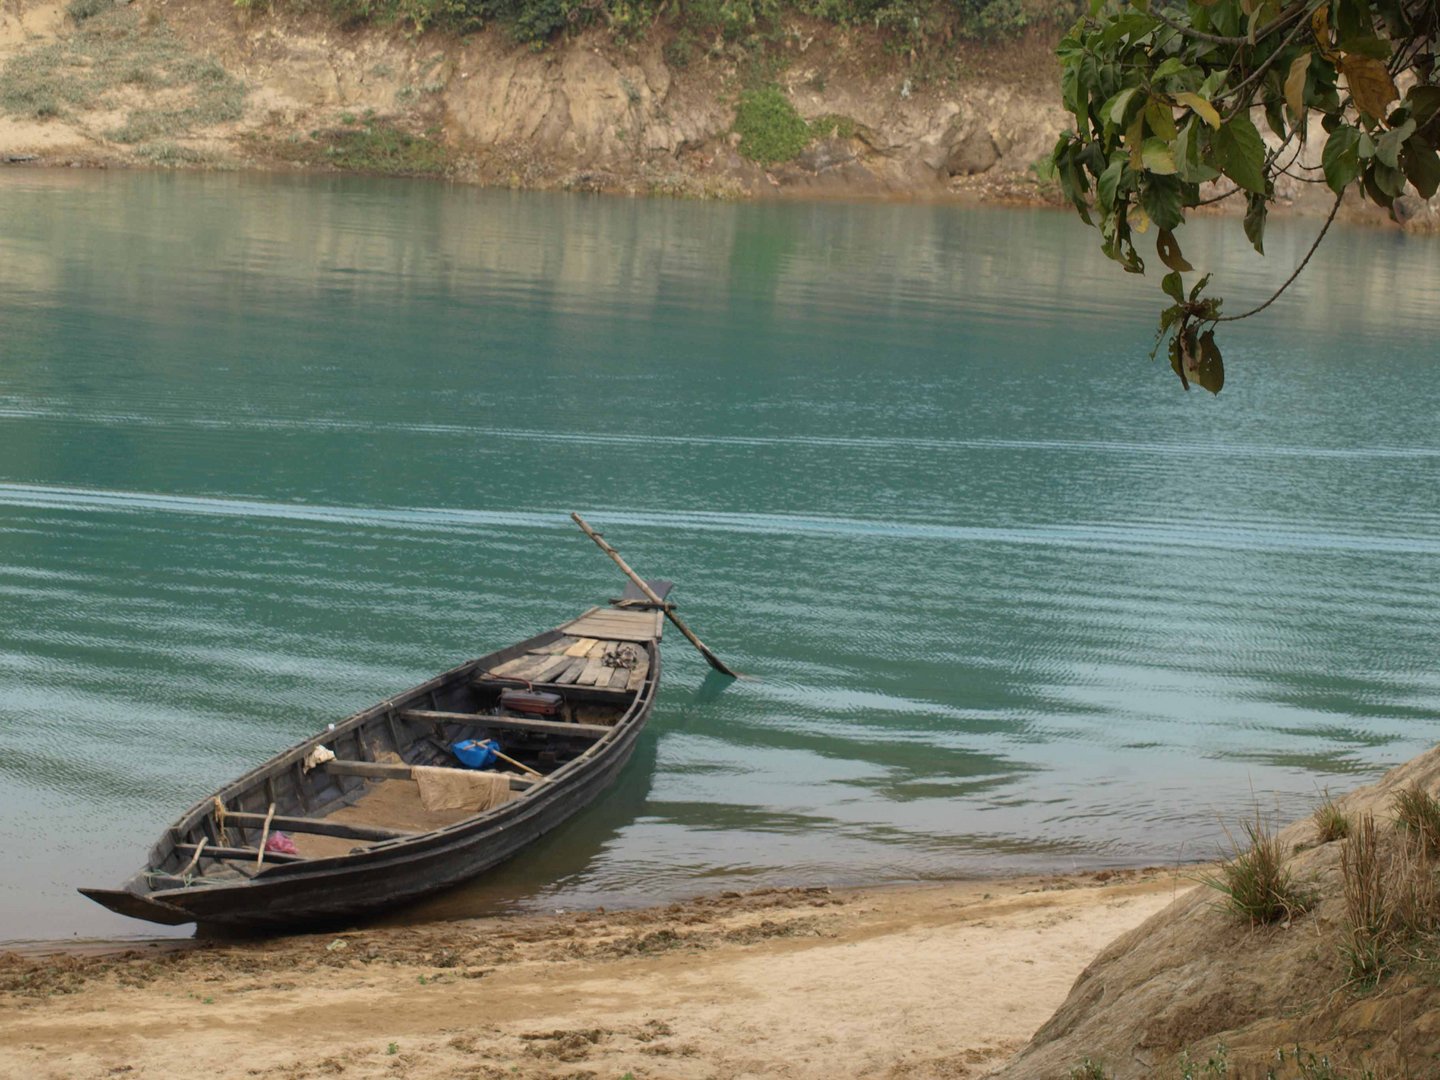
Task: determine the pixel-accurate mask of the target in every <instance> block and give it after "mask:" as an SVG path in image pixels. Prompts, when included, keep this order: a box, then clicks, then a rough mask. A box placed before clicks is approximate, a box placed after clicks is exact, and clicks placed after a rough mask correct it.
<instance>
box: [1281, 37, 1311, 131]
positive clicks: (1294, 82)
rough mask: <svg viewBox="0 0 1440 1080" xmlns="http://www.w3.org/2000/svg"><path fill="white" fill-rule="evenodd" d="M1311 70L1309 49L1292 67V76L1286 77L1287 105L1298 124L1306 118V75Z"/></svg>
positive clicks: (1297, 58)
mask: <svg viewBox="0 0 1440 1080" xmlns="http://www.w3.org/2000/svg"><path fill="white" fill-rule="evenodd" d="M1309 70H1310V51H1309V50H1308V49H1307V50H1306V51H1305V52H1302V53H1301V54H1300V55H1299V56H1297V57H1296V58H1295V61H1294V63H1292V64H1291V65H1290V74H1289V75H1287V76H1285V104H1286V105H1289V106H1290V114H1291V115H1292V116H1293V117H1294V118H1295V122H1296V123H1297V124H1298V123H1299V122H1300V121H1301V120H1302V119H1304V117H1305V75H1306V73H1307V72H1309Z"/></svg>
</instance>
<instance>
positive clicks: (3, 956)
mask: <svg viewBox="0 0 1440 1080" xmlns="http://www.w3.org/2000/svg"><path fill="white" fill-rule="evenodd" d="M1198 870H1199V868H1198V867H1196V866H1187V867H1181V868H1170V869H1156V868H1152V869H1146V870H1101V871H1094V872H1089V873H1078V874H1065V875H1051V876H1040V877H1034V876H1032V877H1023V878H1009V879H1003V880H982V881H967V882H955V883H948V884H935V885H918V886H917V885H899V886H883V887H872V888H866V889H844V890H841V889H836V890H831V889H828V888H824V887H818V888H789V889H785V888H772V889H761V890H758V891H756V892H749V893H736V892H726V893H722V894H719V895H716V896H709V897H702V898H699V899H696V900H692V901H686V902H681V903H673V904H667V905H663V906H659V907H651V908H642V909H636V910H625V911H606V910H605V909H603V908H599V909H596V910H594V911H569V912H565V913H555V914H525V915H512V916H498V917H494V918H488V919H471V920H464V921H460V922H453V923H426V924H421V925H416V926H406V927H380V928H374V929H359V930H353V929H352V930H343V931H338V932H327V933H322V934H301V935H295V936H289V937H280V938H265V939H259V940H253V939H252V940H226V939H218V940H207V939H179V940H177V941H175V942H174V943H173V944H172V943H169V942H163V941H150V942H147V943H145V944H136V943H123V944H122V945H121V947H120V948H119V949H107V948H103V947H102V946H103V943H96V942H87V943H74V944H77V945H79V948H78V949H76V948H73V947H71V946H72V943H70V942H57V943H51V944H52V945H55V946H59V947H58V948H53V949H51V950H50V951H48V952H46V951H40V950H43V949H44V945H43V943H37V945H36V946H34V947H30V948H27V949H25V951H23V952H16V951H14V950H9V951H3V952H0V1032H4V1034H5V1036H6V1041H7V1044H8V1045H10V1046H12V1047H16V1048H17V1049H16V1050H15V1051H13V1053H12V1061H13V1065H12V1067H13V1068H17V1069H20V1070H22V1071H24V1073H25V1074H26V1075H29V1076H36V1077H51V1076H53V1077H60V1076H67V1077H69V1076H89V1075H96V1076H100V1075H107V1074H115V1073H118V1072H122V1071H130V1070H132V1069H133V1070H134V1071H136V1072H137V1073H139V1074H148V1075H179V1074H182V1073H189V1074H195V1073H199V1072H204V1073H207V1074H209V1075H211V1076H213V1077H216V1078H221V1077H228V1076H235V1077H241V1076H277V1077H279V1076H284V1077H302V1076H319V1075H327V1074H343V1075H346V1076H381V1075H384V1076H395V1075H400V1076H414V1077H424V1076H452V1075H466V1076H479V1077H488V1076H495V1077H501V1076H504V1077H519V1078H520V1080H527V1078H535V1080H539V1078H551V1077H556V1078H558V1077H577V1076H585V1075H591V1076H596V1077H610V1076H614V1077H619V1076H623V1075H625V1074H627V1073H629V1074H631V1075H633V1077H634V1078H635V1080H646V1078H653V1080H658V1078H660V1077H665V1078H671V1077H673V1078H676V1080H685V1078H689V1077H695V1078H697V1080H698V1078H700V1077H709V1076H726V1077H736V1078H738V1077H743V1076H775V1075H782V1076H788V1077H796V1078H808V1077H815V1078H817V1080H818V1078H820V1077H844V1076H855V1077H861V1076H865V1077H873V1076H881V1077H895V1078H900V1077H905V1078H918V1077H928V1076H934V1077H966V1076H979V1075H982V1074H983V1072H985V1071H988V1070H989V1069H990V1068H991V1067H994V1066H998V1065H999V1064H1000V1063H1001V1062H1003V1061H1004V1060H1005V1059H1006V1058H1008V1057H1009V1056H1010V1055H1011V1054H1013V1053H1014V1052H1015V1051H1016V1050H1018V1049H1019V1048H1020V1047H1021V1046H1022V1045H1024V1043H1025V1042H1026V1040H1028V1039H1029V1037H1030V1036H1031V1034H1033V1032H1034V1031H1035V1030H1036V1029H1037V1028H1038V1027H1039V1026H1040V1025H1041V1024H1042V1023H1043V1022H1044V1021H1045V1020H1046V1019H1047V1018H1048V1017H1049V1016H1050V1015H1051V1013H1052V1012H1053V1011H1054V1010H1055V1008H1056V1007H1058V1005H1059V1004H1060V1003H1061V1002H1062V1001H1063V1000H1064V997H1065V995H1066V993H1067V992H1068V991H1069V989H1070V987H1071V984H1072V983H1073V982H1074V980H1075V978H1076V977H1077V976H1079V974H1080V973H1081V971H1082V970H1083V969H1084V967H1085V966H1086V964H1087V963H1088V962H1089V961H1090V959H1091V958H1092V957H1093V956H1094V955H1096V954H1097V953H1098V952H1099V950H1100V949H1101V948H1102V947H1103V946H1105V945H1106V944H1108V943H1109V942H1110V941H1111V940H1113V939H1114V938H1115V937H1116V936H1118V935H1119V934H1121V933H1123V932H1125V931H1127V930H1130V929H1132V928H1133V927H1135V926H1137V925H1139V923H1141V922H1143V921H1144V920H1145V919H1146V918H1148V917H1149V916H1150V915H1152V914H1154V913H1155V912H1157V911H1159V910H1161V909H1163V908H1164V907H1167V906H1168V905H1169V904H1170V903H1171V902H1172V901H1173V900H1174V899H1175V898H1176V897H1178V896H1180V895H1182V894H1184V893H1186V892H1188V891H1189V890H1190V889H1191V888H1193V887H1195V884H1196V882H1195V875H1196V873H1197V872H1198ZM115 944H120V943H115Z"/></svg>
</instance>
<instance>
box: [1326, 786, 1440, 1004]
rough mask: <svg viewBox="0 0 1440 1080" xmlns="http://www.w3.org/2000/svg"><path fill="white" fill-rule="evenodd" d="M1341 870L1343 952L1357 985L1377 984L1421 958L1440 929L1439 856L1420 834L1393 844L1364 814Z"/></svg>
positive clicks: (1394, 840) (1411, 833) (1348, 844)
mask: <svg viewBox="0 0 1440 1080" xmlns="http://www.w3.org/2000/svg"><path fill="white" fill-rule="evenodd" d="M1427 798H1428V796H1427ZM1397 801H1398V800H1397ZM1340 870H1341V874H1342V877H1343V879H1344V895H1345V927H1344V934H1343V937H1342V940H1341V945H1340V951H1341V953H1342V955H1343V956H1344V957H1345V961H1346V963H1347V965H1348V966H1349V969H1350V978H1351V980H1352V981H1354V982H1357V983H1362V984H1369V983H1374V982H1377V981H1378V980H1379V979H1380V978H1381V976H1383V975H1384V974H1385V972H1386V971H1388V970H1390V969H1391V968H1393V967H1394V966H1395V965H1396V964H1398V963H1402V962H1406V961H1410V960H1415V959H1418V958H1419V957H1420V955H1421V951H1420V947H1421V944H1422V942H1423V941H1424V939H1426V938H1427V937H1429V936H1430V935H1433V934H1434V933H1435V932H1436V931H1437V930H1440V882H1437V878H1436V865H1435V855H1434V852H1433V851H1432V849H1431V848H1430V847H1429V845H1428V844H1427V843H1426V842H1425V840H1424V838H1423V837H1422V836H1421V835H1420V833H1419V832H1417V831H1407V832H1405V833H1402V834H1401V835H1400V836H1399V837H1396V838H1392V839H1389V840H1388V842H1387V840H1386V839H1385V838H1383V837H1382V836H1381V835H1380V833H1379V831H1378V830H1377V829H1376V828H1375V818H1374V816H1373V815H1371V814H1364V815H1362V816H1361V818H1360V820H1359V822H1358V824H1357V826H1356V828H1355V830H1354V831H1353V832H1352V833H1351V835H1350V838H1349V839H1348V840H1346V842H1345V848H1344V850H1343V851H1342V852H1341V856H1340Z"/></svg>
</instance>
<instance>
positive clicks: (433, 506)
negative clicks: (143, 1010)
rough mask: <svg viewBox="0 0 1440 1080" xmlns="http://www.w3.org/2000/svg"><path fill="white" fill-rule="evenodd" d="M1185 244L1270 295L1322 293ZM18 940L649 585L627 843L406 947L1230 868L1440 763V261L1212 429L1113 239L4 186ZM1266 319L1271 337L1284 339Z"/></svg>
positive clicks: (1365, 284) (1297, 337)
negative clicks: (153, 857)
mask: <svg viewBox="0 0 1440 1080" xmlns="http://www.w3.org/2000/svg"><path fill="white" fill-rule="evenodd" d="M1313 229H1314V223H1313V222H1304V221H1302V222H1294V223H1287V222H1278V223H1275V224H1274V225H1273V226H1272V232H1271V236H1270V237H1268V238H1267V241H1268V247H1269V251H1270V257H1269V258H1268V259H1264V260H1262V259H1260V258H1258V257H1256V256H1254V255H1253V254H1252V253H1250V252H1249V251H1248V247H1247V245H1246V244H1245V241H1244V239H1243V237H1242V236H1241V235H1240V230H1239V227H1238V225H1237V224H1235V223H1233V222H1226V223H1216V222H1210V221H1201V222H1196V223H1192V224H1191V225H1190V226H1187V227H1186V229H1185V230H1184V235H1183V236H1182V241H1183V242H1184V243H1185V246H1186V253H1187V255H1188V256H1189V257H1190V258H1191V260H1192V261H1194V262H1196V263H1197V265H1204V266H1206V267H1209V268H1214V269H1217V270H1220V271H1221V275H1222V282H1223V287H1222V290H1221V291H1222V292H1224V293H1226V295H1228V296H1229V297H1230V298H1231V306H1232V309H1234V308H1238V307H1241V306H1243V305H1244V304H1246V303H1247V302H1253V301H1254V300H1255V299H1258V298H1259V297H1261V296H1262V295H1264V294H1265V292H1266V290H1267V289H1268V288H1269V287H1271V286H1273V285H1274V284H1275V283H1276V282H1278V281H1279V280H1280V279H1282V278H1283V277H1284V276H1285V274H1287V273H1288V272H1289V269H1290V267H1291V266H1293V264H1294V262H1295V260H1296V259H1297V258H1298V257H1299V255H1300V254H1301V253H1303V250H1304V248H1305V246H1306V245H1308V243H1309V239H1310V237H1311V235H1312V233H1313ZM0 256H3V258H0V320H3V322H0V328H3V336H0V777H3V782H0V855H3V859H0V865H3V871H0V938H8V939H18V938H36V937H47V936H68V935H71V934H75V933H78V934H82V935H97V934H105V935H110V934H122V933H148V932H151V931H152V930H153V928H150V927H148V926H145V925H143V924H139V923H132V922H128V921H126V920H122V919H120V918H118V917H116V916H111V915H110V914H108V913H106V912H104V911H102V910H100V909H99V908H98V907H94V906H93V905H90V904H89V903H88V902H86V901H84V900H83V899H81V898H80V897H78V896H77V895H76V894H75V893H74V889H75V887H76V886H78V885H87V884H88V885H113V884H115V883H118V882H119V881H120V880H121V879H122V878H124V877H126V876H128V875H129V873H130V872H132V871H133V870H134V869H135V868H136V866H137V865H138V863H139V861H140V859H141V857H142V854H143V852H144V850H145V849H146V848H147V847H148V846H149V844H150V843H151V842H152V840H153V839H154V837H155V835H156V834H157V833H158V832H159V831H160V830H161V829H162V828H163V827H164V826H165V825H166V824H167V823H168V822H169V821H170V820H171V819H173V817H174V816H175V815H176V814H177V813H178V812H179V811H180V810H181V809H182V808H183V807H185V806H187V805H188V804H189V803H190V802H191V801H192V800H193V799H195V798H197V797H199V796H201V795H203V794H204V793H206V792H209V791H210V790H213V789H214V788H215V787H217V786H218V785H219V784H220V783H221V782H223V781H225V780H227V779H228V778H230V777H232V776H234V775H236V774H237V773H239V772H241V771H243V770H244V769H245V768H247V767H248V766H249V765H251V764H252V763H254V762H257V761H259V760H261V759H263V758H264V757H266V756H268V755H269V754H271V753H273V752H274V751H276V750H277V749H279V748H281V747H284V746H286V745H289V744H291V743H293V742H295V741H296V740H298V739H299V738H301V737H302V736H304V735H306V734H308V733H310V732H311V731H313V730H315V729H317V728H318V727H321V726H323V725H324V724H325V723H327V722H329V721H331V720H334V719H338V718H340V717H342V716H344V715H347V714H348V713H350V712H352V711H353V710H355V709H357V708H360V707H362V706H364V705H367V704H369V703H371V702H372V701H375V700H377V699H379V698H381V697H383V696H385V695H387V694H389V693H391V692H393V691H395V690H398V689H401V688H403V687H405V686H408V685H410V684H413V683H415V682H417V681H419V680H420V679H422V678H423V677H426V676H427V675H428V674H430V673H432V672H434V671H436V670H439V669H441V668H444V667H448V666H450V665H452V664H454V663H456V662H457V661H459V660H461V659H464V658H467V657H470V656H474V655H478V654H479V653H481V652H485V651H489V650H490V649H492V648H495V647H498V646H500V645H503V644H506V643H508V642H510V641H512V640H514V639H516V638H518V637H520V636H523V635H528V634H530V633H532V632H535V631H538V630H540V629H543V628H545V627H548V626H551V625H554V624H555V623H557V622H559V621H561V620H563V619H565V618H567V617H569V616H570V615H572V614H573V613H575V612H577V611H578V610H580V609H581V608H584V607H586V606H588V605H590V604H591V603H592V602H596V601H597V600H600V599H602V598H604V597H606V596H609V595H613V594H615V592H616V591H617V589H618V587H619V585H620V582H619V581H618V580H617V575H616V573H615V572H614V570H613V568H612V567H611V565H610V564H609V563H608V561H606V560H605V559H604V558H603V556H601V555H600V553H599V552H597V551H596V550H595V549H594V548H593V547H592V546H591V545H590V543H589V541H588V540H586V539H585V538H584V537H583V536H581V535H580V534H579V533H578V532H577V531H576V530H575V529H574V528H573V527H572V526H571V525H570V524H569V522H568V520H567V516H566V515H567V512H568V511H570V510H580V511H581V512H583V513H584V514H586V515H587V517H589V519H590V520H591V521H592V522H593V523H595V524H596V525H597V527H600V528H603V529H605V530H606V533H607V536H608V538H609V539H610V540H611V541H612V542H613V543H614V544H616V545H617V546H618V547H619V549H620V550H621V551H622V553H624V554H625V556H626V557H627V558H628V559H629V560H630V561H631V562H632V563H633V564H634V565H636V566H637V567H639V568H640V569H642V570H643V571H644V572H645V573H647V574H649V575H651V576H664V577H670V578H674V579H675V580H676V581H677V582H679V587H678V589H677V592H676V593H675V598H676V599H677V600H678V601H679V602H680V604H681V605H682V609H683V611H684V613H685V614H686V615H687V616H688V618H689V619H690V620H691V621H692V622H693V624H694V626H695V627H696V628H697V629H698V630H699V632H700V634H701V636H702V637H704V638H705V639H706V640H707V642H708V643H709V644H710V645H711V646H712V647H713V648H715V649H716V651H717V652H719V653H720V654H721V655H723V656H724V657H726V658H727V659H728V660H729V661H730V662H731V663H733V664H734V665H735V666H737V667H739V668H741V669H743V670H744V671H746V672H748V673H751V674H753V675H754V676H756V677H755V678H754V679H752V680H747V681H744V682H741V683H737V684H733V685H727V684H726V683H725V682H724V680H717V679H715V678H707V677H706V668H705V666H704V664H703V662H702V661H701V660H700V659H699V658H698V657H697V656H696V655H695V654H694V653H693V652H691V651H689V650H688V649H687V648H686V647H685V643H684V642H683V640H681V639H680V638H679V636H678V635H672V636H670V637H667V643H666V680H665V685H664V687H663V690H662V695H661V698H660V701H659V704H658V706H657V708H656V711H655V714H654V718H653V720H652V723H651V726H650V729H649V730H648V732H647V734H646V736H645V738H644V742H643V744H642V746H641V749H640V752H639V753H638V755H637V758H636V760H635V761H634V763H633V764H632V765H631V767H630V768H629V769H628V770H627V772H626V773H625V775H624V777H623V778H622V780H621V782H620V783H619V785H618V786H617V787H616V788H615V789H613V790H612V791H611V792H610V793H609V794H608V795H607V796H606V797H605V799H604V800H603V801H602V802H601V803H600V804H598V805H597V806H596V807H595V809H594V811H593V812H592V813H590V814H588V815H587V816H586V817H585V818H584V819H583V820H580V821H576V822H574V823H572V824H571V825H569V826H567V827H566V828H564V829H563V830H561V831H560V832H558V833H556V834H553V835H552V836H551V837H549V838H547V839H546V840H545V841H543V842H542V843H541V844H540V845H539V846H538V847H537V848H536V849H534V850H533V851H531V852H530V853H528V854H527V855H525V856H524V857H522V858H521V859H519V860H517V861H516V862H514V863H513V864H511V865H509V866H508V867H506V868H505V869H504V870H502V871H500V872H498V873H497V874H495V875H493V876H492V877H491V878H489V879H487V880H486V881H485V882H483V883H482V884H480V885H477V886H472V887H469V888H466V889H462V890H459V891H457V892H454V893H451V894H448V895H447V896H445V897H442V898H440V899H438V900H436V901H434V902H431V903H429V904H426V905H424V906H423V907H422V908H421V909H420V910H419V911H418V912H410V913H407V914H406V915H405V916H404V917H416V916H417V915H418V916H422V917H423V916H433V915H451V914H459V913H466V912H475V911H487V910H495V909H496V908H502V909H514V908H517V907H520V908H554V907H570V906H576V905H598V904H608V905H621V904H633V903H641V902H649V901H656V900H663V899H669V898H674V897H680V896H684V895H690V894H695V893H699V892H705V891H713V890H717V889H722V888H747V887H755V886H760V885H762V884H777V883H785V884H791V883H798V884H810V883H878V882H894V881H913V880H924V879H940V878H950V877H957V876H966V875H978V874H993V873H1000V872H1009V871H1016V870H1024V869H1034V868H1064V869H1069V868H1072V867H1077V866H1079V867H1085V866H1100V865H1125V864H1146V863H1155V862H1174V861H1182V860H1191V859H1197V858H1203V857H1207V856H1210V855H1212V854H1214V852H1215V850H1216V844H1217V842H1218V841H1219V840H1220V839H1221V838H1222V837H1223V828H1224V827H1225V825H1226V824H1227V823H1228V824H1233V823H1234V821H1235V820H1236V818H1237V817H1238V816H1239V815H1242V814H1244V813H1245V812H1246V809H1247V808H1248V807H1253V806H1255V805H1256V804H1257V803H1258V805H1259V807H1260V808H1261V809H1262V810H1263V811H1264V812H1265V813H1267V814H1276V815H1279V816H1289V815H1296V814H1301V813H1305V812H1307V811H1308V809H1309V807H1310V806H1311V805H1313V803H1314V802H1315V801H1316V799H1317V796H1318V794H1319V792H1321V791H1322V789H1325V788H1327V787H1328V788H1329V789H1330V790H1332V791H1335V792H1339V791H1342V790H1345V789H1347V788H1349V787H1351V786H1354V785H1355V784H1358V783H1360V782H1362V781H1363V780H1365V779H1367V778H1370V777H1373V776H1375V775H1376V774H1377V773H1378V772H1379V771H1380V770H1382V769H1383V768H1385V767H1386V766H1388V765H1390V764H1393V763H1396V762H1399V761H1402V760H1404V759H1406V758H1408V757H1410V756H1412V755H1413V754H1415V753H1416V752H1418V751H1419V750H1421V749H1422V748H1424V747H1426V746H1428V745H1430V744H1431V743H1432V742H1433V741H1434V740H1435V739H1436V737H1437V732H1440V724H1437V722H1436V721H1437V717H1440V673H1437V667H1436V662H1437V656H1440V626H1437V622H1436V612H1437V607H1440V502H1437V481H1440V427H1437V424H1436V417H1437V415H1440V388H1437V386H1440V381H1437V380H1436V378H1435V377H1434V376H1435V356H1434V317H1435V312H1436V310H1437V299H1440V244H1436V243H1434V242H1426V241H1421V240H1414V239H1406V238H1404V237H1402V236H1399V235H1397V234H1395V233H1391V232H1384V231H1369V230H1350V229H1345V228H1337V229H1336V230H1334V235H1333V236H1332V239H1331V240H1330V241H1327V243H1326V245H1325V246H1324V248H1322V251H1321V254H1320V255H1319V256H1317V258H1316V261H1315V263H1314V265H1313V266H1312V267H1311V269H1310V270H1309V271H1307V273H1306V274H1305V275H1304V276H1303V277H1302V279H1301V281H1300V282H1299V283H1298V284H1297V286H1296V287H1295V288H1294V289H1293V290H1292V291H1291V293H1290V294H1289V295H1287V297H1286V298H1285V299H1283V300H1282V301H1281V302H1279V303H1277V304H1276V305H1275V306H1274V307H1273V308H1272V309H1271V311H1270V312H1269V313H1268V317H1265V318H1263V319H1256V320H1251V322H1250V323H1241V324H1237V325H1236V326H1234V327H1231V328H1229V329H1228V330H1227V331H1226V332H1225V334H1224V336H1223V337H1222V339H1221V341H1222V345H1224V346H1225V347H1226V348H1227V359H1228V361H1229V379H1230V381H1229V384H1228V386H1227V388H1226V390H1225V392H1224V393H1223V394H1222V395H1221V396H1220V397H1219V398H1211V397H1210V396H1209V395H1205V394H1202V393H1200V392H1194V393H1190V394H1185V393H1184V392H1182V391H1181V389H1180V388H1179V386H1178V384H1176V382H1175V380H1174V379H1173V376H1171V375H1170V373H1169V370H1168V365H1166V364H1165V363H1164V361H1163V360H1162V361H1160V362H1151V361H1150V360H1149V359H1148V358H1147V352H1148V349H1149V344H1150V341H1151V333H1152V328H1153V323H1154V318H1155V314H1156V312H1157V310H1158V307H1159V301H1158V297H1159V295H1160V294H1159V292H1158V290H1157V289H1156V288H1155V282H1154V281H1153V280H1141V279H1136V278H1133V277H1130V276H1127V275H1125V274H1123V273H1120V272H1119V271H1118V269H1117V268H1116V267H1115V266H1114V265H1113V264H1110V263H1108V262H1106V261H1105V260H1104V259H1103V257H1102V256H1101V255H1100V254H1099V252H1098V250H1097V248H1096V234H1095V233H1094V232H1093V231H1091V230H1087V229H1085V228H1084V227H1083V226H1081V225H1080V224H1079V223H1078V222H1077V221H1076V220H1074V219H1073V217H1071V216H1070V215H1068V214H1061V213H1055V212H1044V211H1033V212H1032V211H1024V210H977V209H964V208H956V207H947V206H918V205H876V204H869V205H845V204H821V205H815V204H784V205H723V204H699V203H683V202H667V201H649V202H645V201H629V200H624V199H614V198H601V197H581V196H561V195H536V194H512V193H508V192H487V191H476V190H471V189H466V188H451V187H446V186H442V185H432V184H422V183H399V182H386V181H379V180H364V179H296V178H267V177H256V176H242V175H226V174H214V175H169V174H163V173H150V174H128V173H115V174H110V173H96V172H71V171H60V172H11V173H6V174H3V175H0ZM1252 324H1253V325H1252Z"/></svg>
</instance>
